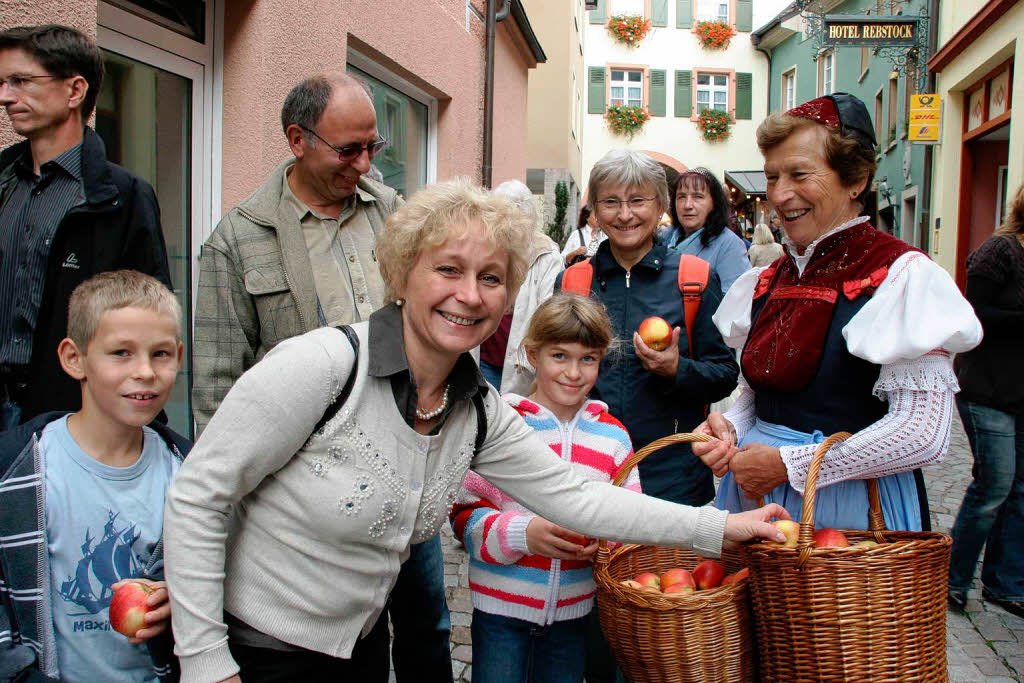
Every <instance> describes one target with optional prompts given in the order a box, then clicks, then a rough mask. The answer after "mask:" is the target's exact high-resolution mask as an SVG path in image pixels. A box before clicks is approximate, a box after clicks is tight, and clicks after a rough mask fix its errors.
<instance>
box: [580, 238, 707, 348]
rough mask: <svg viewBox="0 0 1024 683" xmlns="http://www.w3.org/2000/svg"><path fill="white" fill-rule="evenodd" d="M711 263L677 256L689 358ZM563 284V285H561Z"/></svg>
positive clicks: (688, 256) (683, 255)
mask: <svg viewBox="0 0 1024 683" xmlns="http://www.w3.org/2000/svg"><path fill="white" fill-rule="evenodd" d="M710 273H711V264H709V263H708V262H707V261H705V260H704V259H702V258H697V257H696V256H691V255H690V254H681V255H680V256H679V293H680V294H682V295H683V319H684V320H685V321H686V341H687V342H689V347H690V358H693V324H694V322H695V321H696V320H697V311H699V310H700V297H701V295H702V294H704V288H705V287H707V286H708V277H709V275H710ZM563 286H564V285H563Z"/></svg>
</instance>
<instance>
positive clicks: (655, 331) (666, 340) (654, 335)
mask: <svg viewBox="0 0 1024 683" xmlns="http://www.w3.org/2000/svg"><path fill="white" fill-rule="evenodd" d="M636 331H637V334H639V335H640V338H641V339H643V340H644V344H647V346H649V347H651V348H652V349H654V350H655V351H661V350H663V349H665V348H666V347H667V346H668V345H669V344H671V343H672V327H671V326H670V325H669V324H668V323H667V322H665V319H664V318H659V317H658V316H656V315H655V316H651V317H650V318H646V319H645V320H644V321H643V322H642V323H640V327H638V328H636Z"/></svg>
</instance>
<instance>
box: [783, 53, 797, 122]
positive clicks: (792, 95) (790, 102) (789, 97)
mask: <svg viewBox="0 0 1024 683" xmlns="http://www.w3.org/2000/svg"><path fill="white" fill-rule="evenodd" d="M787 88H789V89H790V90H788V91H787ZM781 92H782V111H789V110H790V109H792V108H793V107H795V106H796V105H797V101H796V65H795V64H794V65H793V66H791V67H790V68H789V69H787V70H785V71H783V72H782V90H781Z"/></svg>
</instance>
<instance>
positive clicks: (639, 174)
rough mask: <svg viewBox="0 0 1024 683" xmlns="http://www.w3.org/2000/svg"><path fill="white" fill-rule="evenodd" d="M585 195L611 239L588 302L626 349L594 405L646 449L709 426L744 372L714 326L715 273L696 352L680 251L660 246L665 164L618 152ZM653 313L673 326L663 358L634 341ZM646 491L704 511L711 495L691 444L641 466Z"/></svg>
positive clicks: (603, 379)
mask: <svg viewBox="0 0 1024 683" xmlns="http://www.w3.org/2000/svg"><path fill="white" fill-rule="evenodd" d="M587 195H588V206H589V207H590V208H591V210H592V211H593V212H594V215H595V216H596V217H597V220H598V223H599V225H600V226H601V228H602V229H603V230H604V232H605V233H606V234H607V235H608V239H607V240H606V241H605V242H602V243H601V246H600V247H598V249H597V253H596V254H595V255H594V257H593V259H592V260H591V263H592V265H593V273H594V275H593V279H592V281H591V284H590V292H591V296H593V297H594V298H595V299H598V300H599V301H601V302H602V303H603V304H604V305H605V306H606V307H607V308H608V314H609V315H610V316H611V319H612V323H613V324H614V326H615V334H616V337H617V338H619V339H620V340H623V341H627V342H628V343H625V344H623V346H622V351H621V353H619V354H611V355H610V356H609V357H606V358H605V360H604V362H603V363H602V365H601V373H600V376H599V378H598V380H597V385H596V386H595V387H594V392H593V393H594V398H597V399H600V400H602V401H604V402H605V403H607V404H608V407H609V412H611V414H612V415H614V416H615V417H617V418H618V419H619V420H621V421H622V423H623V424H624V425H625V426H626V429H628V430H629V434H630V437H631V438H632V439H633V445H634V447H635V448H640V447H642V446H645V445H647V444H648V443H650V442H652V441H654V440H655V439H659V438H661V437H663V436H668V435H669V434H675V433H676V432H686V431H690V430H691V429H693V428H694V427H696V426H697V425H699V424H700V423H701V422H703V420H704V407H705V406H706V405H707V404H709V403H712V402H714V401H717V400H719V399H721V398H724V397H725V396H728V395H729V392H731V391H732V390H733V388H734V387H735V386H736V378H737V375H738V374H739V368H738V366H737V364H736V360H735V358H734V356H733V354H732V352H731V351H730V350H729V347H727V346H726V345H725V342H723V341H722V337H721V335H720V334H719V332H718V330H717V328H716V327H715V325H714V323H713V322H712V321H711V316H712V315H713V314H714V312H715V310H716V309H717V308H718V303H719V302H720V301H721V299H722V293H721V287H720V285H719V280H718V276H717V275H716V274H715V272H714V270H712V271H711V274H710V277H709V280H708V283H707V286H706V287H705V288H704V293H703V295H702V296H701V303H700V310H699V312H698V314H697V318H696V321H695V324H694V329H693V331H692V335H690V336H691V337H692V339H693V347H694V348H693V353H691V352H690V348H689V344H688V342H687V334H686V333H685V332H686V331H685V320H684V313H683V304H682V297H681V295H680V292H679V283H678V268H679V254H678V253H677V252H675V251H672V250H670V249H668V248H667V247H665V246H664V245H660V244H655V243H654V231H655V228H656V227H657V225H658V220H659V219H660V218H661V216H662V214H663V213H664V212H665V209H666V207H667V206H668V188H667V185H666V182H665V172H664V170H662V168H661V166H659V165H658V163H657V162H655V161H654V160H652V159H651V158H649V157H647V156H645V155H643V154H639V153H637V152H632V151H629V150H613V151H611V152H609V153H608V154H606V155H605V156H604V157H603V158H602V159H601V160H600V161H598V162H597V163H596V164H595V165H594V168H593V169H592V170H591V172H590V183H589V186H588V188H587ZM655 315H656V316H660V317H662V318H664V319H665V320H666V321H667V322H668V323H669V325H671V326H672V327H673V334H672V342H671V344H669V346H668V347H667V348H665V349H664V350H662V351H655V350H653V349H651V348H650V347H648V346H647V345H645V344H644V342H643V341H642V340H641V339H640V337H639V335H637V334H636V329H637V327H638V326H639V325H640V323H641V322H642V321H643V320H644V319H645V318H648V317H650V316H655ZM640 485H641V486H642V487H643V490H644V492H645V493H647V494H648V495H652V496H656V497H658V498H663V499H665V500H671V501H674V502H677V503H685V504H687V505H703V504H704V503H707V502H708V501H710V500H711V499H712V498H713V497H714V494H715V491H714V479H713V476H712V474H711V470H710V469H708V467H707V466H705V465H704V464H703V463H702V462H701V461H700V460H699V459H698V458H696V457H694V456H693V453H692V451H691V450H690V446H689V444H680V445H677V446H672V447H670V448H665V449H662V450H660V451H658V452H657V453H654V454H653V455H651V456H650V457H648V458H647V459H646V460H644V461H643V462H642V463H640Z"/></svg>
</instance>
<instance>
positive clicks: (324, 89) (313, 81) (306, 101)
mask: <svg viewBox="0 0 1024 683" xmlns="http://www.w3.org/2000/svg"><path fill="white" fill-rule="evenodd" d="M339 86H341V87H350V88H351V87H354V88H359V89H360V90H362V91H363V92H364V93H365V94H366V96H367V97H369V98H370V99H371V100H372V99H373V98H372V95H371V94H370V89H369V87H368V86H367V85H366V83H364V82H363V80H362V79H360V78H357V77H355V76H353V75H351V74H347V73H344V72H342V71H336V72H329V73H322V74H316V75H315V76H310V77H309V78H306V79H304V80H303V81H302V82H301V83H299V84H298V85H296V86H295V87H294V88H292V89H291V92H289V93H288V96H287V97H286V98H284V105H282V107H281V129H282V130H283V131H284V132H285V134H287V133H288V126H291V125H295V126H299V127H300V128H307V129H315V128H316V124H317V123H319V121H320V117H321V116H323V115H324V110H325V109H327V103H328V102H330V100H331V96H332V95H333V94H334V89H335V88H336V87H339ZM309 142H310V146H313V140H312V139H311V140H310V141H309Z"/></svg>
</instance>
